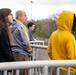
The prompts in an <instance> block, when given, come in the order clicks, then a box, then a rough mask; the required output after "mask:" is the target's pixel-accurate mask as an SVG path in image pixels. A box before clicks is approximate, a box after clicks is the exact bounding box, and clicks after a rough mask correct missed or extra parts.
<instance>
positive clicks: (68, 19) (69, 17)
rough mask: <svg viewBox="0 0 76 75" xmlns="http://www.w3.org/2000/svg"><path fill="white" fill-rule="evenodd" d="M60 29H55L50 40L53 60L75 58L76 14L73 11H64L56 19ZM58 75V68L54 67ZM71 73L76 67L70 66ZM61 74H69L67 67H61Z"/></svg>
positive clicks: (49, 48) (49, 47) (48, 50)
mask: <svg viewBox="0 0 76 75" xmlns="http://www.w3.org/2000/svg"><path fill="white" fill-rule="evenodd" d="M56 25H57V27H58V29H57V30H56V31H54V32H53V33H52V34H51V36H50V38H49V41H48V48H47V52H48V55H49V57H50V59H51V60H75V59H76V42H75V37H74V35H73V34H72V31H73V30H74V31H76V15H75V14H74V13H73V12H72V11H65V10H64V11H62V12H61V13H60V15H59V16H58V19H57V21H56ZM52 71H53V75H56V68H52ZM70 72H71V75H73V74H74V72H76V67H71V68H70ZM60 75H67V67H60Z"/></svg>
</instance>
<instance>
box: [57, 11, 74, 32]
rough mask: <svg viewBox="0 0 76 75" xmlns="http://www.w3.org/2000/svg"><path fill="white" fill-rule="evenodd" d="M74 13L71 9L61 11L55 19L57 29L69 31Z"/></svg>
mask: <svg viewBox="0 0 76 75" xmlns="http://www.w3.org/2000/svg"><path fill="white" fill-rule="evenodd" d="M73 20H74V13H73V12H71V11H62V12H61V13H60V15H59V17H58V19H57V21H56V25H57V26H58V28H59V30H63V31H64V30H66V31H69V32H71V31H72V27H73Z"/></svg>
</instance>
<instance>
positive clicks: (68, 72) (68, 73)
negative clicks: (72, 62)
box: [67, 67, 70, 75]
mask: <svg viewBox="0 0 76 75" xmlns="http://www.w3.org/2000/svg"><path fill="white" fill-rule="evenodd" d="M67 75H70V67H68V71H67Z"/></svg>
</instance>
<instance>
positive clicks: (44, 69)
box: [41, 66, 48, 75]
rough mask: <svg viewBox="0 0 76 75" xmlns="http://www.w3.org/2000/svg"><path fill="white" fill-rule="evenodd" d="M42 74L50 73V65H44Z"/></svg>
mask: <svg viewBox="0 0 76 75" xmlns="http://www.w3.org/2000/svg"><path fill="white" fill-rule="evenodd" d="M41 75H48V66H43V67H42V74H41Z"/></svg>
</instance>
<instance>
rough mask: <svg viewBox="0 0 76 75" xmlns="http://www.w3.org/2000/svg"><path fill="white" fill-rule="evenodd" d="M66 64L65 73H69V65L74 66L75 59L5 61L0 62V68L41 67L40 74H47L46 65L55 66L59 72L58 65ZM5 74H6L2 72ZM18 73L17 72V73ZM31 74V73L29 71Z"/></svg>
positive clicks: (57, 74) (75, 63)
mask: <svg viewBox="0 0 76 75" xmlns="http://www.w3.org/2000/svg"><path fill="white" fill-rule="evenodd" d="M60 66H67V67H68V71H67V75H70V67H71V66H76V60H45V61H26V62H25V61H21V62H6V63H0V70H5V71H6V70H11V69H13V70H14V69H29V71H30V70H31V69H33V68H42V71H41V75H48V67H57V68H56V70H57V73H56V75H60V74H59V70H60V69H59V67H60ZM4 75H7V74H4ZM17 75H18V74H17ZM29 75H31V73H29Z"/></svg>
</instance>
